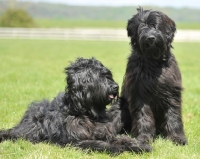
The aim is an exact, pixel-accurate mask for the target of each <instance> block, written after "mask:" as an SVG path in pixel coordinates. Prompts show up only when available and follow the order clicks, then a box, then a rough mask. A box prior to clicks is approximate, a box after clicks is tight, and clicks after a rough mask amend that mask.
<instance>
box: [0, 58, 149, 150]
mask: <svg viewBox="0 0 200 159" xmlns="http://www.w3.org/2000/svg"><path fill="white" fill-rule="evenodd" d="M65 71H66V74H67V78H66V81H67V87H66V90H65V92H62V93H59V94H58V95H57V96H56V97H55V98H54V100H53V101H51V102H49V101H48V100H43V101H41V102H33V103H32V104H31V105H30V106H29V108H28V110H27V111H26V113H25V115H24V117H23V118H22V120H21V122H20V123H19V124H18V125H16V126H15V127H13V128H11V129H9V130H1V131H0V142H2V141H3V140H7V139H10V140H16V139H18V138H23V139H26V140H29V141H31V142H33V143H37V142H43V141H46V142H50V143H54V144H58V145H61V146H65V145H66V144H71V145H74V146H76V147H80V148H83V149H91V150H97V151H104V150H106V151H109V152H111V153H120V152H123V151H135V152H141V151H150V147H149V146H148V145H145V144H139V143H137V141H136V140H134V139H131V138H129V137H127V136H120V137H116V134H117V133H118V132H119V131H120V130H121V129H122V127H121V126H122V124H121V123H120V121H121V119H120V118H121V111H120V109H119V108H118V105H117V104H113V107H112V108H111V109H110V110H109V111H107V112H106V105H108V104H110V103H111V102H112V100H113V99H114V98H115V97H116V96H117V95H118V85H117V83H115V82H114V80H113V77H112V74H111V71H110V70H108V69H107V68H106V67H104V66H103V65H102V64H101V63H100V62H99V61H97V60H96V59H94V58H92V59H83V58H78V59H77V60H76V62H74V63H71V65H70V66H69V67H67V68H66V69H65Z"/></svg>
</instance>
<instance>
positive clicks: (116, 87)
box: [112, 84, 119, 92]
mask: <svg viewBox="0 0 200 159" xmlns="http://www.w3.org/2000/svg"><path fill="white" fill-rule="evenodd" d="M112 88H113V90H114V91H116V92H117V91H118V89H119V86H118V85H117V84H114V85H113V86H112Z"/></svg>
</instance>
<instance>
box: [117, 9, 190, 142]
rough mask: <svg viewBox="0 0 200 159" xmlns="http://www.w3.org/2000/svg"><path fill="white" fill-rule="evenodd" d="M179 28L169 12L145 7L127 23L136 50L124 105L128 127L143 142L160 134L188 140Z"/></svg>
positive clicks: (125, 83) (126, 80) (130, 63)
mask: <svg viewBox="0 0 200 159" xmlns="http://www.w3.org/2000/svg"><path fill="white" fill-rule="evenodd" d="M175 31H176V26H175V23H174V22H173V20H172V19H170V18H169V17H168V16H167V15H165V14H164V13H162V12H159V11H153V10H143V9H142V8H138V13H137V14H136V15H134V16H133V17H132V18H131V19H130V20H129V21H128V24H127V33H128V36H129V37H130V39H131V46H132V53H131V55H130V57H129V58H128V63H127V68H126V72H125V77H124V81H123V86H122V92H121V106H122V109H124V110H125V111H127V112H126V118H123V119H125V120H124V121H125V126H124V127H125V129H126V130H130V131H131V134H132V135H133V137H136V139H138V141H141V142H149V141H150V140H153V139H154V138H155V137H156V135H158V134H160V135H162V136H163V137H166V138H168V139H170V140H172V141H173V142H175V143H176V144H181V145H185V144H186V143H187V140H186V137H185V134H184V130H183V123H182V117H181V91H182V84H181V73H180V71H179V68H178V65H177V62H176V59H175V57H174V55H173V54H172V52H171V48H172V46H171V43H172V41H173V38H174V33H175ZM128 116H129V117H128Z"/></svg>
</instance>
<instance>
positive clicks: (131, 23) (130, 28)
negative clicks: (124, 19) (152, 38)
mask: <svg viewBox="0 0 200 159" xmlns="http://www.w3.org/2000/svg"><path fill="white" fill-rule="evenodd" d="M126 30H127V35H128V37H130V38H131V43H132V44H134V45H135V43H137V32H138V31H137V30H138V22H137V20H136V19H135V18H134V17H133V18H131V19H129V20H128V23H127V27H126Z"/></svg>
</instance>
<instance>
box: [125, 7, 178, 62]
mask: <svg viewBox="0 0 200 159" xmlns="http://www.w3.org/2000/svg"><path fill="white" fill-rule="evenodd" d="M137 10H138V13H137V14H136V15H134V16H133V17H132V18H131V19H130V20H128V24H127V34H128V36H129V37H130V38H131V45H132V47H133V49H134V50H136V51H137V52H138V53H139V54H142V55H144V56H148V57H150V58H154V59H160V58H163V59H165V58H166V57H165V56H167V53H168V52H169V49H170V48H171V47H172V46H171V43H172V41H173V38H174V33H175V31H176V26H175V23H174V21H173V20H172V19H170V18H169V17H168V16H167V15H165V14H164V13H162V12H159V11H153V10H143V9H142V8H141V7H140V8H138V9H137Z"/></svg>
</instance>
